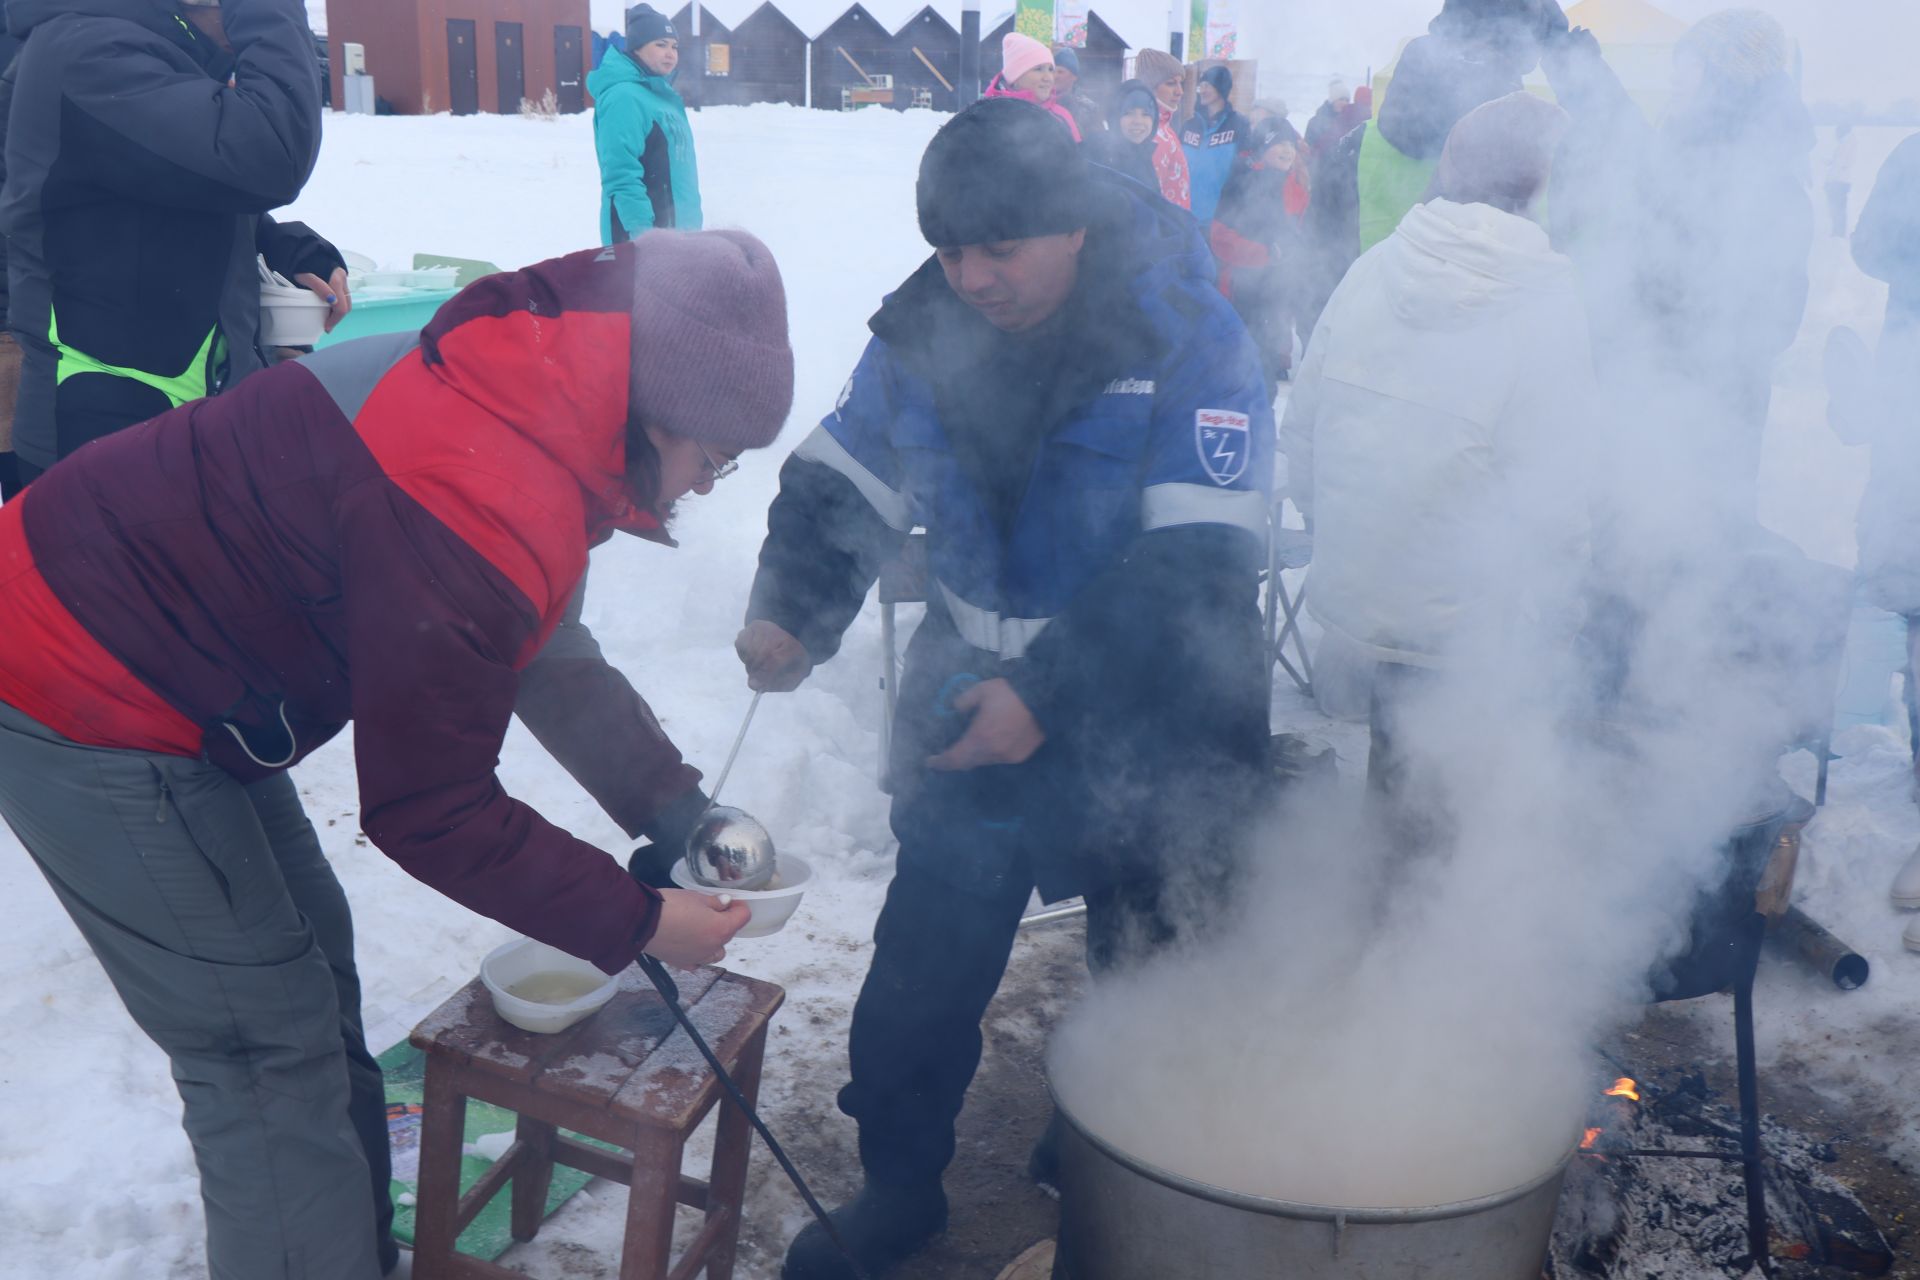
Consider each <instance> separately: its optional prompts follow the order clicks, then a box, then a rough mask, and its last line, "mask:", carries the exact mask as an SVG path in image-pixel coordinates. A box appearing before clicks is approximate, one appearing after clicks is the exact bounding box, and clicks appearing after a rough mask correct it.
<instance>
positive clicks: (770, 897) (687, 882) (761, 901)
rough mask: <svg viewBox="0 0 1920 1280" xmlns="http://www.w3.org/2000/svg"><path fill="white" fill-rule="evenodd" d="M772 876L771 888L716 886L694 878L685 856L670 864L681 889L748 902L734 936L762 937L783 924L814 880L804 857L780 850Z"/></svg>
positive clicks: (798, 904)
mask: <svg viewBox="0 0 1920 1280" xmlns="http://www.w3.org/2000/svg"><path fill="white" fill-rule="evenodd" d="M774 880H775V881H776V885H775V887H774V888H771V889H716V888H714V887H713V886H712V885H705V884H701V883H700V882H699V881H697V880H695V879H694V878H693V872H692V871H690V870H689V869H688V868H687V860H686V859H685V858H682V859H680V861H678V862H676V863H674V864H673V882H674V883H675V884H677V885H679V886H680V887H681V888H682V889H691V890H692V891H693V892H695V893H704V894H706V895H707V896H708V897H709V898H717V897H719V896H720V895H721V894H723V893H725V894H730V895H731V896H732V897H733V898H734V899H735V900H736V901H738V902H744V903H746V904H747V910H748V912H750V913H751V914H750V917H749V919H748V920H747V923H746V925H745V927H743V928H742V929H741V930H740V932H739V933H736V934H734V935H733V936H734V937H736V938H764V937H766V936H767V935H768V934H770V933H778V932H780V931H781V930H782V929H784V928H786V927H787V920H788V919H789V918H790V917H791V916H792V915H793V913H794V912H795V911H796V910H798V909H799V906H800V898H801V896H802V895H804V894H805V893H806V891H807V886H808V885H809V884H811V883H813V868H812V867H811V866H809V865H807V860H806V859H805V858H802V857H799V856H797V855H795V854H791V853H783V854H781V855H780V856H779V859H778V870H776V871H775V872H774Z"/></svg>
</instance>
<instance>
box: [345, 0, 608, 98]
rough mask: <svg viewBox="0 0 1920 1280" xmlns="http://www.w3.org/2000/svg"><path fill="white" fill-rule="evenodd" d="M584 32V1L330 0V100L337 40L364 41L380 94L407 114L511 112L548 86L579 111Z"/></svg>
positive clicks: (583, 82) (583, 89) (584, 63)
mask: <svg viewBox="0 0 1920 1280" xmlns="http://www.w3.org/2000/svg"><path fill="white" fill-rule="evenodd" d="M587 33H588V16H587V0H411V2H410V3H396V0H327V52H328V55H329V58H330V60H331V63H332V72H331V74H332V77H333V100H334V101H335V102H340V101H343V100H344V98H343V95H342V90H341V84H340V77H341V72H342V66H341V64H342V62H343V58H342V56H341V52H340V47H341V46H342V45H344V44H358V45H361V46H362V47H364V48H365V49H366V51H367V71H368V73H369V74H371V75H372V76H373V87H374V92H375V93H377V94H379V96H380V97H382V98H384V99H386V101H388V102H389V103H391V104H393V108H394V110H396V111H399V112H401V113H402V114H406V115H427V114H432V113H434V112H438V111H451V112H453V113H454V114H455V115H472V114H474V113H475V112H479V111H497V112H502V113H507V114H511V113H514V112H517V111H519V110H520V104H521V102H522V101H523V100H524V101H528V102H534V103H538V102H540V101H541V100H542V99H543V98H544V97H545V96H546V95H547V94H548V93H549V92H551V93H552V94H553V95H554V99H555V102H556V103H557V104H558V106H559V108H560V110H562V111H580V110H583V109H585V107H586V73H587V47H588V45H587Z"/></svg>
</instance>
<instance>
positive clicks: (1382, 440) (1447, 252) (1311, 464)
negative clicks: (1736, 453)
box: [1282, 200, 1597, 663]
mask: <svg viewBox="0 0 1920 1280" xmlns="http://www.w3.org/2000/svg"><path fill="white" fill-rule="evenodd" d="M1596 398H1597V392H1596V390H1595V387H1594V377H1593V360H1592V353H1591V349H1590V345H1589V341H1588V336H1587V323H1586V312H1585V309H1584V308H1583V307H1582V305H1581V300H1580V295H1579V292H1578V289H1577V281H1576V278H1575V275H1574V270H1573V264H1572V263H1571V262H1569V261H1568V260H1567V259H1566V258H1564V257H1562V256H1561V255H1559V254H1557V253H1555V252H1554V251H1553V249H1552V248H1551V247H1550V246H1549V244H1548V242H1547V235H1546V232H1544V231H1542V230H1541V229H1540V227H1539V226H1537V225H1536V224H1534V223H1532V222H1529V221H1527V220H1526V219H1525V218H1521V217H1516V216H1515V215H1513V214H1510V213H1502V212H1501V211H1500V210H1498V209H1495V208H1493V207H1492V206H1490V205H1484V204H1471V205H1464V204H1454V203H1451V202H1449V201H1444V200H1435V201H1432V202H1430V203H1428V204H1424V205H1419V206H1416V207H1415V208H1414V210H1413V211H1412V212H1411V213H1409V214H1408V215H1407V217H1406V219H1405V220H1404V221H1403V222H1402V223H1401V224H1400V229H1399V230H1398V231H1396V232H1395V233H1394V234H1393V235H1391V236H1389V237H1388V238H1387V239H1386V240H1383V241H1382V242H1381V243H1380V244H1378V245H1376V246H1374V248H1373V249H1372V251H1370V252H1369V253H1367V254H1365V255H1364V256H1362V257H1361V259H1360V260H1359V261H1358V262H1356V263H1355V264H1354V265H1353V269H1352V270H1351V271H1349V272H1348V273H1347V277H1346V279H1345V280H1344V281H1342V282H1341V285H1340V287H1339V289H1338V290H1336V291H1335V293H1334V295H1333V298H1332V300H1331V301H1330V302H1328V304H1327V307H1326V310H1325V312H1324V313H1323V314H1322V315H1321V318H1320V324H1319V327H1318V328H1317V329H1316V330H1315V331H1314V335H1313V339H1312V341H1311V342H1309V343H1308V346H1307V354H1306V358H1305V359H1304V360H1303V361H1302V363H1301V368H1300V372H1299V375H1298V376H1297V377H1296V379H1295V382H1294V388H1293V394H1292V396H1291V397H1290V399H1289V402H1288V406H1287V413H1286V420H1285V423H1284V425H1283V427H1282V437H1283V440H1282V443H1283V447H1284V449H1285V451H1286V455H1287V462H1288V465H1289V470H1290V475H1289V478H1288V491H1289V492H1290V494H1291V495H1292V497H1293V499H1294V501H1295V502H1296V503H1297V504H1298V505H1299V507H1300V509H1301V511H1302V512H1304V513H1307V514H1309V515H1310V516H1312V517H1313V520H1314V554H1313V570H1312V574H1313V585H1312V590H1311V591H1310V592H1309V593H1308V596H1307V599H1308V607H1309V608H1310V609H1312V611H1313V613H1314V615H1315V616H1316V617H1318V618H1319V619H1320V621H1321V622H1322V623H1324V624H1325V625H1326V626H1327V628H1328V629H1329V630H1331V631H1336V632H1339V633H1341V634H1342V635H1344V636H1345V637H1347V638H1348V639H1349V640H1351V641H1353V642H1354V643H1356V644H1358V645H1359V646H1360V647H1361V648H1362V650H1363V651H1365V652H1368V653H1370V654H1371V655H1372V656H1374V657H1376V658H1382V659H1386V660H1388V661H1395V662H1416V663H1431V662H1436V661H1441V660H1442V655H1443V654H1444V653H1445V652H1446V650H1447V649H1448V647H1449V644H1450V643H1451V640H1452V638H1453V637H1454V636H1455V635H1456V634H1457V632H1458V629H1459V627H1461V626H1463V625H1469V624H1472V623H1473V622H1474V620H1475V619H1478V620H1480V621H1481V622H1482V623H1484V622H1485V621H1486V620H1487V619H1517V618H1520V617H1523V616H1528V617H1534V618H1545V617H1549V616H1552V617H1555V618H1558V617H1559V616H1560V615H1561V614H1562V613H1563V612H1564V611H1563V610H1562V609H1561V608H1560V607H1559V606H1558V604H1557V603H1554V602H1546V601H1541V600H1537V599H1533V598H1522V597H1521V595H1520V594H1517V592H1518V590H1519V584H1521V583H1523V582H1539V581H1543V580H1547V579H1549V578H1552V576H1553V575H1542V574H1540V573H1537V572H1535V571H1534V563H1535V562H1537V561H1538V560H1539V559H1540V558H1541V557H1545V558H1546V559H1548V560H1550V561H1561V560H1568V559H1570V558H1572V557H1574V556H1577V555H1578V554H1580V551H1579V548H1581V547H1582V546H1583V545H1584V542H1585V537H1586V532H1587V518H1586V508H1587V503H1586V501H1585V498H1584V496H1583V490H1584V485H1585V478H1584V475H1583V472H1584V468H1583V467H1581V466H1579V465H1578V464H1577V459H1578V458H1579V456H1580V453H1581V442H1582V441H1583V439H1585V438H1587V437H1589V436H1590V434H1591V432H1592V430H1593V426H1592V422H1591V414H1592V409H1593V404H1594V402H1595V400H1596ZM1503 566H1505V567H1503ZM1509 570H1510V571H1509ZM1574 576H1577V575H1575V574H1572V573H1570V572H1569V571H1567V570H1565V569H1564V568H1563V569H1562V570H1561V572H1560V574H1559V577H1560V579H1563V580H1570V579H1571V578H1572V577H1574ZM1557 625H1558V624H1557V623H1556V626H1557Z"/></svg>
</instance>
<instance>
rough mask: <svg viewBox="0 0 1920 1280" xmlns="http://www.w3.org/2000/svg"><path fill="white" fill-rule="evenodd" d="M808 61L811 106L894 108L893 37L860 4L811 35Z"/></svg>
mask: <svg viewBox="0 0 1920 1280" xmlns="http://www.w3.org/2000/svg"><path fill="white" fill-rule="evenodd" d="M812 58H813V105H814V106H816V107H820V108H823V109H825V110H828V111H839V110H840V109H841V108H843V107H848V106H860V105H866V104H873V105H879V106H894V105H896V100H897V99H898V97H899V92H898V90H896V89H894V88H892V87H891V80H892V76H893V72H894V45H893V37H892V36H891V35H890V34H888V32H887V29H886V28H885V27H883V26H881V25H880V20H879V19H878V18H876V17H874V16H873V15H872V14H871V13H869V12H868V11H867V8H866V6H865V5H862V4H855V5H854V6H853V7H852V8H851V9H848V10H847V11H846V12H845V13H843V14H841V15H840V17H839V18H838V19H836V20H835V21H834V23H833V25H832V26H830V27H828V28H827V29H826V30H825V31H822V32H821V33H820V34H819V35H817V36H815V37H814V40H813V52H812Z"/></svg>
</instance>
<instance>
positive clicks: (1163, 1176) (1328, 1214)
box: [1047, 1077, 1577, 1226]
mask: <svg viewBox="0 0 1920 1280" xmlns="http://www.w3.org/2000/svg"><path fill="white" fill-rule="evenodd" d="M1047 1092H1048V1094H1049V1095H1051V1096H1052V1098H1053V1105H1054V1108H1055V1110H1057V1111H1058V1112H1059V1114H1060V1117H1061V1119H1063V1120H1065V1121H1066V1122H1067V1123H1068V1124H1070V1125H1072V1126H1073V1131H1074V1132H1075V1133H1077V1134H1079V1135H1080V1136H1081V1137H1082V1138H1084V1139H1086V1140H1087V1142H1088V1143H1090V1144H1091V1145H1092V1146H1093V1148H1094V1149H1095V1150H1096V1151H1098V1152H1100V1154H1102V1155H1104V1156H1106V1157H1107V1158H1108V1159H1109V1160H1112V1161H1113V1162H1114V1163H1116V1164H1118V1165H1120V1166H1122V1167H1123V1168H1126V1169H1129V1170H1131V1171H1132V1172H1134V1173H1137V1174H1139V1175H1140V1176H1141V1177H1143V1178H1147V1179H1149V1180H1151V1181H1153V1182H1157V1183H1159V1184H1160V1185H1161V1186H1163V1187H1167V1188H1169V1189H1170V1190H1173V1191H1178V1192H1180V1193H1181V1194H1183V1195H1189V1196H1193V1197H1195V1198H1197V1199H1201V1200H1210V1201H1212V1202H1214V1203H1216V1204H1222V1205H1226V1206H1227V1207H1229V1208H1233V1209H1242V1210H1245V1211H1246V1212H1248V1213H1260V1214H1265V1215H1267V1216H1268V1217H1274V1218H1297V1219H1305V1220H1306V1221H1309V1222H1331V1223H1335V1224H1341V1225H1346V1226H1360V1225H1366V1224H1368V1223H1379V1224H1399V1223H1410V1222H1435V1221H1440V1220H1443V1219H1447V1218H1466V1217H1471V1216H1473V1215H1474V1214H1478V1213H1485V1212H1487V1211H1489V1210H1492V1209H1498V1208H1500V1207H1501V1206H1502V1205H1506V1204H1511V1203H1513V1202H1514V1201H1516V1200H1520V1199H1523V1198H1525V1197H1526V1196H1528V1195H1530V1194H1532V1193H1533V1192H1535V1191H1538V1190H1539V1189H1540V1188H1541V1187H1543V1186H1545V1185H1546V1184H1547V1183H1549V1182H1552V1181H1554V1180H1555V1179H1557V1178H1559V1177H1561V1176H1562V1174H1563V1173H1564V1172H1565V1171H1566V1167H1567V1164H1568V1162H1570V1161H1571V1160H1572V1159H1573V1156H1574V1151H1575V1149H1576V1146H1577V1144H1576V1143H1574V1142H1571V1141H1569V1143H1568V1144H1567V1153H1566V1154H1565V1155H1564V1156H1562V1157H1560V1159H1559V1160H1558V1161H1556V1162H1555V1163H1554V1164H1553V1166H1552V1167H1551V1168H1549V1169H1548V1170H1547V1171H1546V1172H1545V1173H1542V1174H1541V1175H1539V1176H1538V1177H1536V1178H1531V1179H1528V1180H1527V1181H1526V1182H1524V1183H1522V1184H1520V1185H1519V1186H1517V1187H1514V1188H1512V1189H1510V1190H1507V1191H1499V1192H1495V1193H1494V1194H1492V1195H1486V1196H1479V1197H1476V1198H1475V1199H1472V1200H1456V1201H1453V1202H1451V1203H1448V1204H1434V1205H1420V1206H1415V1207H1409V1208H1382V1207H1372V1208H1362V1207H1341V1206H1338V1205H1325V1204H1307V1203H1305V1202H1302V1201H1295V1200H1275V1199H1271V1198H1269V1197H1267V1196H1257V1195H1253V1194H1250V1193H1248V1192H1245V1191H1232V1190H1229V1189H1227V1188H1226V1187H1216V1186H1214V1185H1213V1184H1212V1183H1209V1182H1201V1181H1199V1180H1198V1179H1195V1178H1188V1177H1184V1176H1182V1175H1181V1174H1177V1173H1173V1172H1170V1171H1168V1170H1166V1169H1162V1168H1159V1167H1158V1166H1155V1165H1151V1164H1148V1163H1147V1162H1146V1161H1144V1160H1142V1159H1140V1158H1139V1157H1138V1156H1134V1155H1129V1154H1128V1153H1127V1152H1125V1151H1122V1150H1121V1149H1120V1148H1118V1147H1116V1146H1114V1145H1113V1144H1112V1143H1110V1142H1108V1141H1107V1140H1106V1139H1104V1138H1102V1137H1100V1136H1099V1135H1098V1134H1096V1133H1094V1132H1093V1131H1092V1130H1090V1129H1088V1128H1087V1126H1085V1125H1083V1124H1081V1123H1080V1121H1079V1120H1078V1119H1076V1118H1075V1117H1074V1114H1073V1112H1072V1111H1071V1110H1070V1109H1069V1108H1068V1107H1067V1105H1066V1103H1064V1102H1063V1101H1061V1099H1060V1091H1059V1090H1058V1089H1055V1088H1054V1086H1053V1080H1052V1078H1051V1077H1049V1078H1048V1080H1047Z"/></svg>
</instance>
